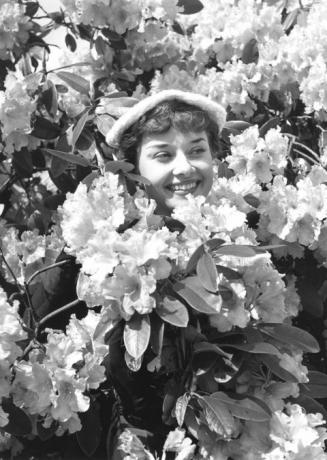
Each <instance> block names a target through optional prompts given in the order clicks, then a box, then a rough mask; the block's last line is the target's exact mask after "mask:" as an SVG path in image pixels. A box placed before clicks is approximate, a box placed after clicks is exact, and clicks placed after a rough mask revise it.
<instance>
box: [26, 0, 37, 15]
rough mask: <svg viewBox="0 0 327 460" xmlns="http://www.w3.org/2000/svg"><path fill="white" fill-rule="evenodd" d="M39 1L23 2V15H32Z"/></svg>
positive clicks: (35, 11)
mask: <svg viewBox="0 0 327 460" xmlns="http://www.w3.org/2000/svg"><path fill="white" fill-rule="evenodd" d="M39 6H40V5H39V2H27V3H25V15H26V16H29V17H30V18H31V17H33V16H34V14H35V13H37V10H38V9H39Z"/></svg>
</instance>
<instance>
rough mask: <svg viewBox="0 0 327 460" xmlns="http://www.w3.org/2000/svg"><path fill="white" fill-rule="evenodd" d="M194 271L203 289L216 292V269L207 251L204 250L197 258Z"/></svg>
mask: <svg viewBox="0 0 327 460" xmlns="http://www.w3.org/2000/svg"><path fill="white" fill-rule="evenodd" d="M196 273H197V275H198V278H199V280H200V281H201V284H202V286H203V287H204V288H205V289H207V290H208V291H210V292H217V289H218V280H217V269H216V265H215V262H214V261H213V258H212V257H211V255H210V254H208V253H207V252H205V253H204V254H203V255H202V256H201V257H200V259H199V260H198V262H197V264H196Z"/></svg>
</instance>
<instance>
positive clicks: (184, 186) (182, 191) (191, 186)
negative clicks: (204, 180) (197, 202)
mask: <svg viewBox="0 0 327 460" xmlns="http://www.w3.org/2000/svg"><path fill="white" fill-rule="evenodd" d="M199 183H200V181H189V182H180V183H178V184H170V185H168V186H167V188H168V190H170V191H171V192H172V193H176V194H177V195H187V194H188V193H194V192H195V190H196V189H197V187H198V185H199Z"/></svg>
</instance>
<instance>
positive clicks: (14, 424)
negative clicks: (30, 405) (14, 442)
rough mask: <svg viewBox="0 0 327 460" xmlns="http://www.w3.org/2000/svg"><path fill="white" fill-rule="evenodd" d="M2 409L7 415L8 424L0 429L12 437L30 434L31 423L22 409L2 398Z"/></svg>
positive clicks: (9, 400)
mask: <svg viewBox="0 0 327 460" xmlns="http://www.w3.org/2000/svg"><path fill="white" fill-rule="evenodd" d="M1 406H2V409H3V410H4V411H5V412H6V413H7V414H8V415H9V423H7V425H5V426H3V427H2V429H3V430H4V431H6V432H7V433H10V434H12V435H14V436H24V435H27V434H30V433H32V422H31V420H30V418H29V417H28V416H27V415H26V414H25V412H24V411H23V410H22V409H19V407H17V406H15V405H14V404H13V402H12V400H11V399H8V398H3V399H2V402H1Z"/></svg>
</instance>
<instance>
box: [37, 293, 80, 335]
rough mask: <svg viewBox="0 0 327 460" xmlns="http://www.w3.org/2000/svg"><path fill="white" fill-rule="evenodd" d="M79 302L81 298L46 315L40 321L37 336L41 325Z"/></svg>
mask: <svg viewBox="0 0 327 460" xmlns="http://www.w3.org/2000/svg"><path fill="white" fill-rule="evenodd" d="M79 302H80V299H75V300H73V301H72V302H69V303H67V304H66V305H64V306H63V307H61V308H58V310H55V311H52V312H51V313H49V314H48V315H46V316H44V317H43V318H42V319H41V320H40V321H39V323H38V326H37V330H36V336H37V334H38V332H39V329H40V327H41V326H43V325H44V323H46V322H47V321H49V319H51V318H54V317H55V316H57V315H59V314H60V313H63V312H64V311H66V310H70V309H71V308H73V307H75V306H76V305H78V303H79Z"/></svg>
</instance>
